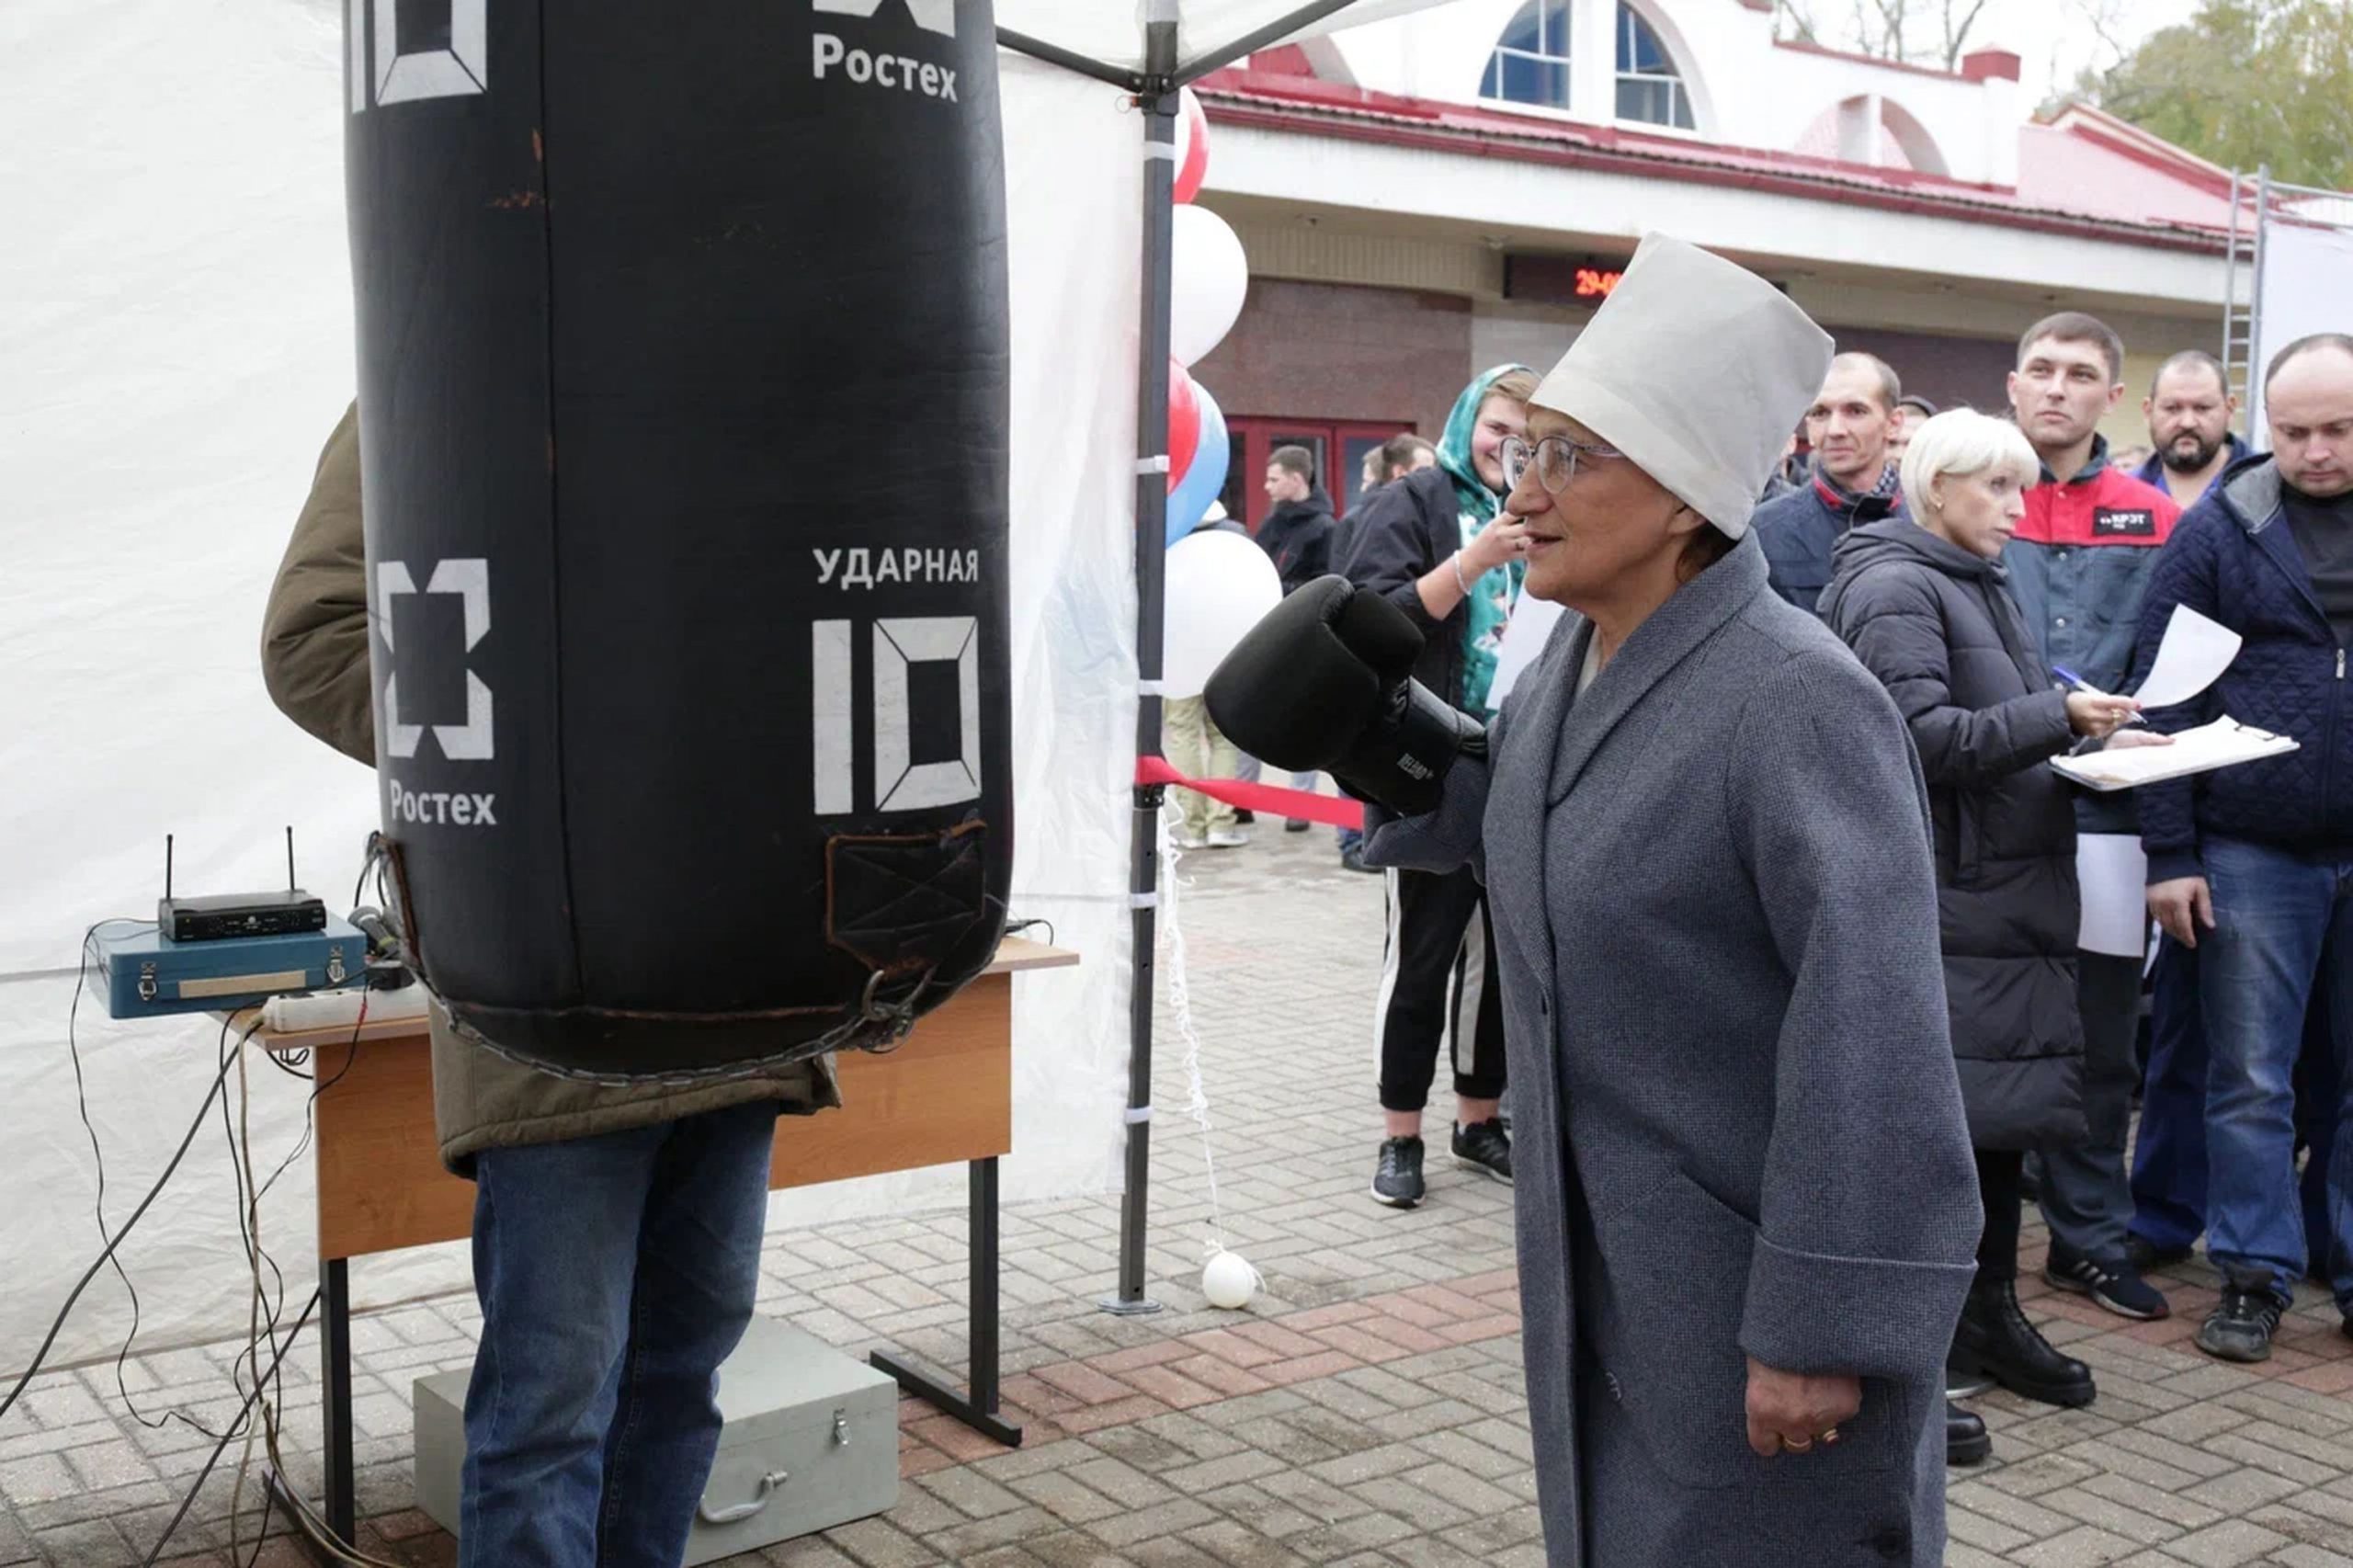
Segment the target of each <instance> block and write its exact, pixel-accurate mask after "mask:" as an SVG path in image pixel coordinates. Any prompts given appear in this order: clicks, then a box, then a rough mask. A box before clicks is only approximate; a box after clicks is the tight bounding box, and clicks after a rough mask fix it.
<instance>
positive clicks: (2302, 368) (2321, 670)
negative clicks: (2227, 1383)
mask: <svg viewBox="0 0 2353 1568" xmlns="http://www.w3.org/2000/svg"><path fill="white" fill-rule="evenodd" d="M2264 402H2265V404H2266V408H2267V412H2268V415H2269V423H2270V426H2271V443H2272V448H2273V455H2271V456H2268V457H2253V458H2249V459H2246V460H2244V461H2242V462H2240V463H2238V464H2236V465H2234V467H2233V468H2232V469H2231V470H2230V472H2227V473H2226V474H2224V475H2223V477H2222V483H2221V485H2220V486H2219V487H2218V488H2217V489H2216V490H2215V491H2214V492H2213V493H2211V494H2209V495H2208V496H2207V497H2206V498H2205V499H2204V500H2202V501H2200V503H2199V504H2198V505H2197V506H2195V507H2193V508H2192V509H2191V511H2190V513H2189V515H2188V517H2185V518H2184V519H2183V521H2182V525H2181V527H2180V528H2179V529H2178V530H2177V532H2176V533H2175V535H2174V537H2173V539H2172V540H2171V542H2169V543H2168V544H2167V546H2166V547H2165V551H2164V552H2163V554H2162V556H2161V557H2160V559H2159V561H2158V564H2157V570H2156V574H2155V575H2154V579H2153V580H2152V582H2151V584H2150V585H2149V592H2148V595H2147V597H2146V600H2145V602H2144V605H2143V612H2142V635H2141V652H2140V655H2139V658H2138V660H2137V661H2136V662H2137V665H2138V666H2139V670H2140V673H2142V674H2145V673H2146V670H2147V667H2148V665H2149V664H2150V663H2151V662H2152V661H2153V659H2154V651H2155V648H2156V646H2157V642H2158V641H2159V639H2160V637H2161V635H2162V633H2163V631H2164V629H2165V621H2166V620H2167V619H2168V618H2170V617H2171V615H2172V614H2173V607H2174V606H2176V605H2177V604H2180V605H2188V607H2189V608H2192V609H2195V610H2197V611H2198V612H2199V613H2200V614H2201V615H2205V616H2208V617H2210V618H2211V619H2215V620H2218V621H2220V622H2222V624H2223V625H2224V626H2227V627H2229V628H2230V629H2231V630H2232V631H2236V632H2238V633H2239V634H2240V636H2241V637H2243V638H2244V639H2245V644H2244V645H2243V646H2242V647H2241V648H2240V650H2239V653H2238V657H2237V658H2236V660H2234V662H2233V664H2232V665H2231V667H2230V669H2229V670H2227V671H2226V672H2225V673H2224V674H2223V676H2222V679H2221V680H2220V681H2218V682H2217V683H2216V684H2215V685H2214V686H2213V687H2211V688H2210V689H2208V690H2207V691H2206V692H2205V693H2203V694H2202V695H2201V696H2200V698H2198V699H2196V700H2195V701H2192V702H2189V703H2186V704H2183V705H2182V706H2180V707H2178V708H2172V709H2163V710H2156V712H2155V714H2154V718H2153V722H2154V723H2156V724H2157V725H2158V726H2159V727H2160V728H2163V729H2167V730H2179V729H2184V728H2188V726H2190V725H2192V724H2198V723H2205V722H2211V721H2213V720H2216V719H2220V718H2222V717H2223V716H2225V715H2227V716H2228V717H2230V718H2232V719H2234V720H2236V721H2238V722H2241V723H2245V724H2252V725H2255V726H2256V727H2257V728H2260V729H2266V730H2270V731H2272V732H2274V733H2280V734H2285V735H2288V736H2290V738H2292V739H2293V740H2294V741H2295V742H2296V743H2297V747H2298V749H2297V750H2295V751H2293V752H2290V753H2288V754H2286V755H2284V756H2275V757H2268V758H2266V759H2264V760H2262V761H2259V762H2252V763H2245V764H2242V765H2240V766H2238V767H2226V768H2222V769H2218V770H2216V771H2214V772H2211V773H2207V774H2201V775H2200V776H2198V777H2197V778H2194V779H2188V780H2181V781H2177V782H2175V783H2172V784H2165V785H2156V786H2152V787H2150V788H2147V789H2144V790H2140V791H2139V793H2140V795H2141V796H2142V797H2143V799H2142V801H2141V836H2142V841H2143V845H2144V846H2145V847H2146V848H2147V851H2148V856H2149V911H2150V913H2151V915H2154V917H2155V918H2156V919H2157V921H2158V922H2159V923H2160V924H2162V925H2163V926H2165V931H2166V933H2167V934H2168V935H2170V936H2171V937H2173V939H2174V940H2176V941H2177V942H2179V943H2181V944H2182V945H2183V946H2185V947H2190V948H2196V949H2199V958H2198V964H2199V992H2200V1010H2201V1013H2202V1016H2203V1018H2204V1022H2205V1030H2206V1039H2207V1049H2208V1051H2209V1052H2210V1055H2211V1067H2210V1069H2209V1075H2208V1094H2207V1104H2206V1142H2207V1149H2208V1170H2209V1176H2208V1181H2209V1189H2208V1198H2207V1244H2206V1246H2207V1253H2208V1255H2209V1256H2211V1258H2212V1259H2213V1261H2214V1264H2215V1266H2216V1267H2218V1268H2220V1269H2221V1270H2222V1275H2223V1290H2222V1302H2221V1304H2220V1305H2218V1306H2217V1307H2216V1308H2215V1309H2214V1311H2213V1312H2212V1314H2211V1316H2209V1317H2208V1318H2207V1320H2206V1323H2205V1324H2204V1326H2203V1327H2201V1328H2200V1330H2199V1332H2198V1346H2199V1348H2200V1349H2202V1350H2204V1351H2206V1352H2207V1353H2208V1354H2210V1355H2212V1356H2217V1357H2220V1358H2223V1359H2225V1360H2231V1361H2261V1360H2264V1359H2267V1358H2268V1357H2269V1356H2270V1354H2271V1338H2272V1335H2273V1334H2274V1333H2275V1332H2276V1331H2277V1329H2278V1328H2279V1314H2280V1312H2281V1310H2282V1309H2283V1308H2284V1307H2286V1306H2287V1305H2288V1304H2289V1302H2290V1301H2291V1300H2292V1299H2293V1296H2292V1292H2293V1289H2294V1284H2295V1281H2296V1280H2297V1279H2298V1278H2300V1277H2302V1275H2303V1274H2304V1272H2305V1269H2306V1267H2307V1265H2308V1263H2309V1261H2310V1260H2309V1258H2308V1256H2307V1254H2306V1242H2305V1236H2304V1228H2303V1223H2302V1217H2301V1215H2300V1213H2299V1208H2298V1203H2297V1196H2296V1174H2295V1152H2294V1136H2295V1135H2294V1131H2293V1110H2294V1103H2295V1096H2294V1090H2293V1087H2292V1077H2291V1075H2292V1074H2293V1073H2294V1070H2295V1065H2296V1058H2297V1052H2298V1048H2299V1046H2300V1044H2301V1042H2302V1035H2303V1026H2304V1014H2305V1009H2306V1007H2307V1006H2308V1005H2309V1003H2310V1002H2311V1000H2312V997H2313V993H2314V991H2315V989H2316V988H2319V987H2321V986H2323V985H2325V987H2326V989H2327V993H2328V995H2327V1001H2328V1004H2329V1012H2330V1018H2331V1024H2332V1028H2333V1032H2334V1036H2335V1040H2334V1045H2335V1050H2334V1052H2333V1054H2334V1057H2335V1059H2336V1061H2337V1062H2345V1061H2346V1060H2347V1058H2348V1057H2353V699H2348V697H2347V683H2346V662H2347V650H2348V648H2353V336H2347V335H2340V334H2323V335H2316V336H2313V337H2305V338H2300V339H2298V340H2297V341H2296V342H2294V343H2291V344H2290V345H2289V346H2288V347H2286V348H2284V349H2282V350H2280V352H2279V356H2278V358H2274V359H2273V360H2272V362H2271V364H2270V366H2269V368H2268V369H2267V370H2266V372H2265V377H2264ZM2345 1132H2346V1127H2345V1123H2344V1120H2343V1119H2342V1116H2341V1114H2340V1119H2339V1121H2338V1124H2337V1128H2336V1133H2337V1136H2336V1140H2335V1144H2336V1148H2335V1162H2336V1163H2335V1166H2334V1168H2333V1170H2332V1171H2331V1177H2332V1182H2333V1185H2334V1186H2335V1187H2336V1191H2337V1193H2338V1195H2339V1200H2338V1201H2336V1202H2333V1203H2332V1204H2331V1210H2332V1215H2331V1218H2332V1220H2333V1221H2334V1222H2335V1224H2336V1235H2335V1236H2334V1237H2333V1238H2332V1245H2331V1251H2332V1254H2333V1256H2332V1257H2331V1258H2330V1259H2329V1260H2328V1266H2329V1268H2330V1271H2331V1273H2332V1276H2333V1278H2332V1281H2331V1282H2332V1284H2333V1286H2334V1288H2335V1290H2336V1303H2337V1307H2338V1310H2339V1311H2340V1312H2345V1313H2347V1314H2348V1316H2349V1317H2353V1204H2348V1203H2347V1202H2345V1201H2342V1195H2343V1194H2344V1193H2345V1192H2347V1190H2353V1188H2348V1185H2347V1184H2348V1183H2349V1182H2353V1140H2348V1139H2347V1137H2346V1136H2345ZM2347 1332H2348V1333H2353V1328H2348V1331H2347Z"/></svg>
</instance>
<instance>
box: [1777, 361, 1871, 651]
mask: <svg viewBox="0 0 2353 1568" xmlns="http://www.w3.org/2000/svg"><path fill="white" fill-rule="evenodd" d="M1903 395H1904V389H1903V387H1902V386H1900V385H1898V384H1897V382H1896V379H1895V372H1894V371H1893V369H1890V368H1889V367H1888V364H1887V361H1885V360H1884V359H1880V358H1874V357H1873V356H1871V355H1869V354H1841V355H1839V356H1838V357H1837V358H1835V359H1833V360H1831V361H1830V373H1829V374H1828V375H1827V376H1825V377H1824V378H1823V381H1822V391H1821V392H1819V393H1817V394H1816V395H1815V397H1814V400H1813V407H1811V408H1809V409H1807V410H1806V411H1805V438H1806V445H1807V446H1808V447H1810V448H1811V449H1813V474H1812V476H1811V477H1810V479H1809V481H1808V483H1803V484H1801V485H1799V486H1798V487H1797V488H1795V489H1793V490H1790V491H1788V492H1786V493H1785V494H1779V495H1776V496H1774V497H1773V498H1772V499H1771V500H1769V501H1767V502H1765V503H1764V504H1762V505H1761V506H1758V507H1757V508H1756V515H1755V516H1754V517H1750V518H1749V520H1748V526H1749V527H1750V528H1754V529H1755V530H1756V542H1757V543H1758V544H1760V545H1762V546H1764V547H1765V562H1766V571H1767V581H1768V582H1769V583H1770V584H1771V585H1772V587H1773V591H1774V592H1775V593H1777V594H1779V595H1780V596H1781V597H1783V598H1785V599H1787V600H1789V601H1790V603H1791V604H1793V605H1795V606H1797V607H1798V608H1800V609H1802V610H1804V611H1806V612H1807V613H1808V614H1812V613H1813V609H1814V601H1815V600H1817V599H1819V598H1820V597H1822V590H1823V589H1824V587H1825V586H1827V585H1828V584H1829V582H1830V552H1831V551H1833V550H1835V549H1836V548H1837V544H1838V541H1839V540H1841V539H1844V538H1845V537H1846V535H1847V529H1848V528H1853V527H1854V526H1855V525H1856V524H1857V523H1875V522H1878V521H1879V520H1880V519H1881V518H1882V517H1892V516H1893V515H1894V514H1896V513H1898V512H1901V511H1902V510H1903V509H1904V501H1903V497H1902V496H1901V495H1900V494H1897V490H1896V484H1895V470H1894V469H1893V468H1891V467H1890V466H1888V460H1887V455H1888V454H1887V449H1888V441H1889V438H1890V437H1892V436H1893V435H1894V434H1895V432H1896V431H1897V430H1898V429H1899V428H1901V427H1902V425H1903V422H1904V415H1902V414H1901V413H1900V412H1898V410H1897V408H1896V401H1897V400H1898V399H1899V398H1901V397H1902V396H1903Z"/></svg>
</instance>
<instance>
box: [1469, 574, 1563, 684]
mask: <svg viewBox="0 0 2353 1568" xmlns="http://www.w3.org/2000/svg"><path fill="white" fill-rule="evenodd" d="M1562 613H1563V611H1562V608H1561V607H1560V606H1559V605H1556V604H1554V603H1552V601H1551V600H1549V599H1539V598H1531V597H1529V596H1528V595H1526V594H1522V595H1520V596H1519V603H1518V604H1517V605H1515V606H1513V607H1512V612H1511V624H1510V625H1509V626H1506V627H1505V628H1504V640H1503V645H1502V646H1501V647H1500V648H1498V649H1497V650H1496V651H1495V683H1494V684H1493V685H1492V686H1490V687H1487V706H1488V707H1489V708H1492V709H1501V708H1502V707H1503V705H1504V699H1505V698H1506V697H1508V696H1509V695H1511V688H1512V687H1515V686H1517V685H1518V684H1519V677H1520V674H1521V672H1522V671H1524V670H1526V669H1527V668H1528V666H1529V665H1532V664H1534V663H1535V662H1536V656H1537V655H1538V654H1539V653H1542V652H1544V644H1545V643H1546V642H1550V641H1552V628H1553V627H1555V626H1557V625H1559V624H1560V622H1561V616H1562Z"/></svg>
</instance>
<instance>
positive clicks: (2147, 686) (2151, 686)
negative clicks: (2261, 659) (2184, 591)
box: [2132, 605, 2241, 708]
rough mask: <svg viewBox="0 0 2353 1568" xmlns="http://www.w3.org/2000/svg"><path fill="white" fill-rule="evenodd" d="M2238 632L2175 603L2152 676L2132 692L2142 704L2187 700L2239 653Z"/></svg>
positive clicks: (2167, 704)
mask: <svg viewBox="0 0 2353 1568" xmlns="http://www.w3.org/2000/svg"><path fill="white" fill-rule="evenodd" d="M2240 642H2241V638H2240V637H2239V634H2238V633H2237V632H2235V631H2232V630H2231V629H2230V628H2229V627H2227V626H2224V625H2222V623H2220V622H2219V621H2212V620H2209V619H2206V618H2205V617H2204V616H2202V615H2200V614H2199V613H2198V612H2197V611H2196V610H2194V609H2191V608H2189V607H2188V605H2176V606H2174V607H2173V619H2171V620H2168V621H2166V622H2165V641H2164V642H2160V643H2158V644H2157V657H2156V660H2155V662H2154V663H2153V664H2152V665H2150V666H2149V678H2148V679H2146V680H2144V681H2143V682H2142V683H2141V689H2140V690H2138V691H2136V692H2134V693H2133V694H2132V696H2133V698H2134V699H2136V700H2137V701H2139V703H2140V704H2141V706H2142V707H2143V708H2171V707H2173V706H2174V705H2175V704H2176V703H2180V702H2187V701H2188V700H2189V699H2191V698H2193V697H2195V696H2197V695H2198V694H2199V693H2200V692H2201V691H2203V690H2205V689H2206V688H2207V687H2210V686H2211V685H2213V684H2214V683H2215V682H2216V681H2218V680H2220V679H2221V678H2222V672H2223V671H2224V670H2227V669H2229V668H2230V667H2231V661H2232V660H2233V659H2235V658H2237V657H2238V656H2239V643H2240Z"/></svg>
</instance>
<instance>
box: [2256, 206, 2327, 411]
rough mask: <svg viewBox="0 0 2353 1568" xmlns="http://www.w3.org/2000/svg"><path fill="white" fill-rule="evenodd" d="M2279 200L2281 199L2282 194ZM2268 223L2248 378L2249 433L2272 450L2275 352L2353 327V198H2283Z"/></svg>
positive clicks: (2258, 285) (2262, 250) (2260, 254)
mask: <svg viewBox="0 0 2353 1568" xmlns="http://www.w3.org/2000/svg"><path fill="white" fill-rule="evenodd" d="M2274 199H2275V200H2277V199H2279V198H2278V197H2277V196H2276V195H2275V197H2274ZM2282 206H2283V209H2284V210H2285V211H2287V212H2290V213H2292V214H2293V216H2292V217H2288V216H2282V215H2281V213H2279V212H2275V213H2273V214H2272V215H2271V218H2270V220H2269V221H2268V222H2266V223H2265V224H2264V226H2263V244H2262V248H2261V250H2260V251H2259V252H2258V253H2257V256H2258V258H2259V261H2260V264H2261V267H2262V274H2261V277H2260V278H2259V279H2258V281H2257V283H2256V289H2257V294H2256V298H2257V300H2258V301H2260V304H2259V306H2258V308H2257V309H2256V320H2255V346H2254V347H2255V356H2256V359H2255V364H2254V366H2253V367H2252V368H2251V370H2250V373H2249V375H2248V377H2247V404H2248V406H2247V425H2246V428H2247V435H2248V437H2249V438H2250V439H2251V440H2253V441H2254V442H2255V444H2256V446H2258V447H2260V448H2262V449H2264V450H2265V451H2269V450H2270V449H2271V431H2270V429H2269V427H2268V426H2267V425H2266V424H2265V422H2264V413H2263V372H2264V369H2265V368H2266V367H2267V366H2268V365H2269V363H2270V361H2271V358H2272V357H2273V356H2274V355H2276V354H2278V353H2279V350H2281V349H2282V348H2285V347H2288V345H2290V343H2293V342H2295V341H2296V340H2297V339H2298V338H2300V337H2308V336H2310V335H2312V334H2313V333H2316V332H2353V305H2348V304H2347V293H2346V280H2347V278H2353V196H2326V195H2320V194H2318V193H2314V194H2313V195H2312V196H2308V197H2305V198H2304V199H2300V200H2295V201H2291V202H2284V203H2282Z"/></svg>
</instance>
